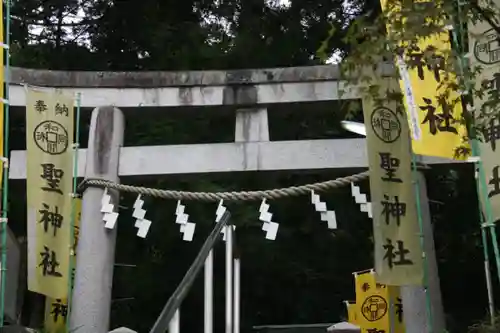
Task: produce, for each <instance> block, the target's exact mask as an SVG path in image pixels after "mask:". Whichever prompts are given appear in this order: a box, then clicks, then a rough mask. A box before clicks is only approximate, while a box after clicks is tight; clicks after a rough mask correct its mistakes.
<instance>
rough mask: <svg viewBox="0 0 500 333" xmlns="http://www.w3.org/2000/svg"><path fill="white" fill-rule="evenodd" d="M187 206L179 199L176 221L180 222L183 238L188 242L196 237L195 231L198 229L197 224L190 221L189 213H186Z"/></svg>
mask: <svg viewBox="0 0 500 333" xmlns="http://www.w3.org/2000/svg"><path fill="white" fill-rule="evenodd" d="M185 208H186V206H184V205H182V204H181V201H180V200H179V201H177V208H176V209H175V223H177V224H180V225H181V226H180V232H181V234H182V240H184V241H186V242H191V241H192V240H193V237H194V231H195V229H196V224H195V223H192V222H189V215H188V214H185V213H184V209H185Z"/></svg>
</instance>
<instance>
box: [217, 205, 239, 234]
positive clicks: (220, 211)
mask: <svg viewBox="0 0 500 333" xmlns="http://www.w3.org/2000/svg"><path fill="white" fill-rule="evenodd" d="M223 203H224V200H222V199H221V200H220V201H219V205H218V206H217V210H216V211H215V223H219V222H220V220H221V219H222V216H224V213H225V212H226V210H227V207H226V206H224V205H223ZM234 230H236V226H235V225H233V231H234ZM221 234H222V240H223V241H226V228H222V231H221Z"/></svg>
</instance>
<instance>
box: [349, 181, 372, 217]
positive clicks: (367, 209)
mask: <svg viewBox="0 0 500 333" xmlns="http://www.w3.org/2000/svg"><path fill="white" fill-rule="evenodd" d="M351 193H352V196H353V197H354V202H356V203H357V204H359V205H360V207H359V209H360V211H362V212H364V213H368V217H369V218H373V215H372V203H371V202H369V201H368V199H367V198H366V194H363V193H361V190H360V189H359V187H358V186H356V185H354V183H351Z"/></svg>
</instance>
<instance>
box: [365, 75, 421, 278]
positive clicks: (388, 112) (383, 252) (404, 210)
mask: <svg viewBox="0 0 500 333" xmlns="http://www.w3.org/2000/svg"><path fill="white" fill-rule="evenodd" d="M379 84H380V87H381V88H380V89H381V90H382V93H383V95H384V96H385V95H386V94H389V95H390V94H394V93H395V92H398V91H399V85H398V83H397V81H395V80H391V79H382V80H380V82H379ZM396 106H397V105H396V102H391V101H387V102H385V103H384V104H383V105H378V104H376V103H375V101H374V100H373V98H372V97H370V96H365V97H364V98H363V113H364V118H365V125H366V139H367V140H366V144H367V152H368V164H369V168H370V193H371V201H372V209H373V235H374V243H375V251H374V253H375V270H376V272H377V274H378V276H379V282H380V283H384V284H387V285H394V286H401V285H422V283H423V281H422V280H423V265H422V264H423V262H422V246H421V244H420V239H419V233H420V228H419V225H418V219H417V210H416V203H415V202H416V201H415V188H414V185H413V183H412V170H411V160H412V158H411V151H410V149H411V148H410V138H409V130H408V121H407V119H406V115H405V113H404V111H402V110H401V109H399V110H398V109H397V108H396Z"/></svg>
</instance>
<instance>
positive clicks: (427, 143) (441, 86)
mask: <svg viewBox="0 0 500 333" xmlns="http://www.w3.org/2000/svg"><path fill="white" fill-rule="evenodd" d="M399 1H401V0H399ZM395 2H396V3H398V0H396V1H395ZM381 3H382V7H383V8H384V10H385V11H387V10H389V9H387V3H388V0H381ZM424 4H428V5H429V6H435V3H434V2H433V1H430V2H429V1H419V5H424ZM390 8H391V9H390V10H397V9H394V8H396V7H392V6H391V7H390ZM387 30H388V32H389V34H390V33H391V26H390V25H389V26H388V27H387ZM417 46H418V49H417V50H415V51H413V52H412V53H411V54H409V55H407V56H408V58H407V59H401V58H399V59H397V63H396V65H397V66H398V69H399V72H400V77H401V78H400V81H399V83H400V86H401V90H402V92H403V95H404V99H405V108H406V112H407V114H408V121H409V124H410V128H411V134H412V147H413V152H414V153H415V154H420V155H428V156H438V157H445V158H454V159H464V156H463V155H462V156H456V153H457V151H458V150H460V148H461V147H468V145H467V143H466V142H464V138H465V137H466V135H467V129H466V127H465V125H462V124H460V121H461V118H462V111H463V110H462V104H461V96H460V94H459V93H458V92H457V91H453V90H451V89H449V87H450V84H456V77H455V76H454V75H452V74H451V73H445V67H444V66H445V62H444V57H443V55H444V54H445V53H447V52H450V50H451V44H450V38H449V34H448V33H447V32H443V33H437V34H434V35H431V36H428V37H426V38H421V39H420V40H419V42H418V43H417ZM429 46H431V47H433V48H434V54H433V55H432V60H431V61H427V60H426V58H425V57H424V52H426V50H427V49H428V47H429ZM426 53H427V52H426ZM408 63H412V64H413V65H414V66H415V67H414V66H411V67H413V68H409V67H410V66H407V64H408Z"/></svg>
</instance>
